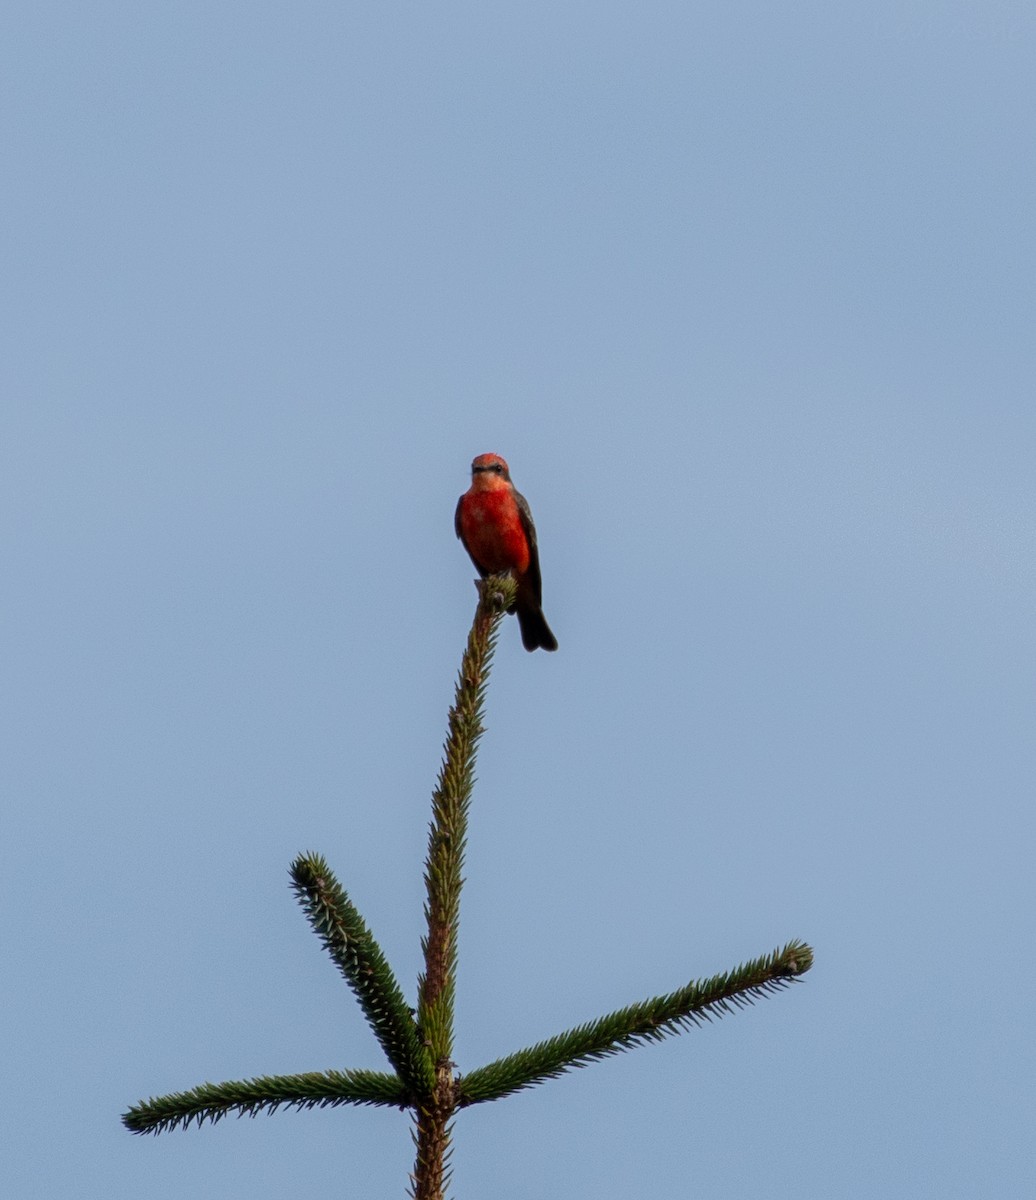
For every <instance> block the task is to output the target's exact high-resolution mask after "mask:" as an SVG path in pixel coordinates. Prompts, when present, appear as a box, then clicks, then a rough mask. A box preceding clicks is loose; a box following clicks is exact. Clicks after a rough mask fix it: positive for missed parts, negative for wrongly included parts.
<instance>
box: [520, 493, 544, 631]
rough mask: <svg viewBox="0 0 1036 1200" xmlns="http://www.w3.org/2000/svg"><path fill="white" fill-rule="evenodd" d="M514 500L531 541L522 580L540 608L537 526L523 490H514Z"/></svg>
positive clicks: (541, 595) (525, 588) (523, 586)
mask: <svg viewBox="0 0 1036 1200" xmlns="http://www.w3.org/2000/svg"><path fill="white" fill-rule="evenodd" d="M512 490H513V489H512ZM514 502H515V504H517V505H518V518H519V520H520V521H521V523H522V529H523V530H524V531H525V538H526V541H527V542H528V543H529V569H528V571H526V572H525V577H524V579H523V580H522V590H523V591H525V592H526V593H527V594H528V595H530V596H532V597H534V598H535V600H536V607H537V608H539V606H540V605H541V604H542V603H543V584H542V582H541V581H540V552H539V547H538V546H537V545H536V526H535V525H534V524H533V523H532V513H531V512H530V511H529V502H528V500H526V499H525V497H524V496H523V495H522V494H521V492H514Z"/></svg>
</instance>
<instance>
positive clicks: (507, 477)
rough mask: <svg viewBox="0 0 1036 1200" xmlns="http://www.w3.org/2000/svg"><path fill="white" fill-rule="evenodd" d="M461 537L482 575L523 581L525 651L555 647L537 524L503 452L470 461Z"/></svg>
mask: <svg viewBox="0 0 1036 1200" xmlns="http://www.w3.org/2000/svg"><path fill="white" fill-rule="evenodd" d="M454 527H455V528H456V530H457V537H459V538H460V540H461V541H462V542H463V543H464V549H465V550H467V552H468V554H470V555H471V561H472V562H473V563H474V564H475V566H476V567H477V568H478V573H479V574H480V575H481V576H482V578H483V579H485V577H486V576H487V575H497V574H501V573H503V572H505V571H509V572H510V573H511V574H512V575H513V576H514V579H515V582H516V583H517V584H518V594H517V596H516V597H515V602H514V604H513V605H512V606H511V607H510V608H509V609H508V610H507V611H508V612H513V613H516V614H517V615H518V628H519V629H520V630H521V632H522V645H523V646H524V647H525V649H526V650H536V649H538V648H540V647H542V648H543V649H544V650H556V649H557V648H558V641H557V638H556V637H555V636H554V635H553V634H552V633H551V631H550V627H549V626H548V624H547V621H546V618H545V617H544V615H543V608H542V603H543V601H542V586H541V583H540V558H539V554H538V553H537V549H536V526H535V525H533V523H532V513H531V512H530V511H529V505H528V503H527V501H526V499H525V497H524V496H522V495H521V494H520V493H519V492H516V491H515V489H514V484H513V483H512V482H511V472H510V471H509V470H508V467H507V463H506V462H504V460H503V459H502V458H501V457H500V455H499V454H480V455H479V456H478V458H476V459H475V461H474V462H473V463H472V464H471V487H470V488H468V490H467V491H466V492H465V493H464V495H463V496H461V498H460V499H459V500H458V501H457V514H456V516H455V518H454Z"/></svg>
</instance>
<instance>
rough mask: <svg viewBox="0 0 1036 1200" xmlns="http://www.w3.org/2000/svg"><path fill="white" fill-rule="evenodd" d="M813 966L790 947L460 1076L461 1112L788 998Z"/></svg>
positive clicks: (798, 945) (802, 948)
mask: <svg viewBox="0 0 1036 1200" xmlns="http://www.w3.org/2000/svg"><path fill="white" fill-rule="evenodd" d="M812 965H813V951H812V950H811V949H810V947H809V946H807V945H806V944H805V943H804V942H789V944H788V945H787V946H785V947H784V949H783V950H775V951H774V952H773V953H772V954H767V955H764V956H763V957H762V958H757V959H754V960H753V961H751V962H748V963H745V964H744V965H743V966H740V967H736V968H735V969H734V970H733V971H728V972H726V973H725V974H722V975H715V976H713V977H712V978H711V979H707V980H704V981H702V982H698V983H693V982H692V983H689V984H687V986H686V987H683V988H680V989H679V990H678V991H675V992H670V993H669V994H668V995H663V996H656V997H654V998H653V999H651V1000H644V1001H641V1002H640V1003H639V1004H631V1005H630V1006H629V1007H628V1008H623V1009H619V1010H618V1011H617V1012H613V1013H609V1014H608V1015H607V1016H605V1017H599V1018H598V1019H597V1020H596V1021H590V1022H588V1023H587V1024H585V1025H580V1026H578V1027H577V1028H575V1029H570V1030H568V1031H567V1032H566V1033H562V1034H559V1035H558V1036H557V1037H553V1038H550V1039H548V1040H547V1041H544V1042H539V1043H538V1044H537V1045H535V1046H531V1047H529V1048H528V1049H526V1050H519V1051H517V1052H516V1053H515V1054H510V1055H508V1056H507V1057H505V1058H501V1059H497V1061H496V1062H492V1063H489V1064H488V1065H487V1066H484V1067H479V1068H477V1069H476V1070H474V1071H471V1072H470V1073H469V1074H467V1075H464V1076H462V1077H461V1078H460V1080H459V1082H458V1093H459V1094H458V1107H460V1108H465V1107H467V1106H468V1105H471V1104H481V1103H484V1102H485V1101H487V1100H498V1099H500V1097H502V1096H509V1095H511V1094H512V1093H514V1092H518V1091H521V1090H522V1089H523V1088H528V1087H532V1086H534V1085H535V1084H537V1083H542V1082H544V1081H545V1080H547V1079H555V1078H557V1077H558V1076H559V1075H562V1074H564V1073H565V1072H566V1071H570V1070H572V1069H573V1068H575V1067H585V1066H587V1065H588V1064H589V1063H592V1062H596V1061H597V1060H598V1059H602V1058H607V1057H608V1056H609V1055H612V1054H620V1053H622V1052H623V1051H625V1050H630V1049H632V1048H633V1047H634V1046H638V1045H642V1044H644V1043H646V1042H653V1041H661V1040H662V1039H663V1038H666V1037H669V1036H671V1035H673V1034H677V1033H681V1032H683V1031H684V1030H686V1029H689V1028H691V1027H693V1026H698V1025H703V1024H705V1023H706V1022H707V1021H712V1020H713V1019H714V1018H717V1017H722V1016H725V1015H726V1014H727V1013H731V1012H733V1011H735V1010H736V1009H741V1008H747V1007H748V1006H749V1005H750V1004H754V1003H755V1001H756V1000H758V999H760V998H761V997H763V996H768V995H772V994H774V993H775V992H779V991H783V990H784V989H785V988H786V987H789V986H790V985H791V984H792V983H793V982H795V980H796V979H797V978H798V977H799V976H800V975H802V974H804V973H805V972H806V971H808V970H809V968H810V967H811V966H812Z"/></svg>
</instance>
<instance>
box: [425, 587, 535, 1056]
mask: <svg viewBox="0 0 1036 1200" xmlns="http://www.w3.org/2000/svg"><path fill="white" fill-rule="evenodd" d="M477 586H478V590H479V602H478V608H477V609H476V611H475V620H474V622H473V623H472V626H471V632H470V634H469V635H468V644H467V647H466V649H465V651H464V657H463V659H462V660H461V665H460V674H459V676H458V678H457V688H456V693H455V696H454V702H453V707H452V708H451V709H450V714H449V723H448V733H447V736H446V744H445V746H444V747H443V761H442V766H441V767H440V769H439V779H438V782H437V785H436V788H435V791H434V792H433V793H432V824H431V828H430V830H429V836H428V857H427V860H426V863H425V888H426V891H427V900H426V902H425V919H426V921H427V923H428V933H427V935H426V936H425V937H424V938H423V939H422V943H421V948H422V950H423V952H424V960H425V970H424V973H423V974H422V976H421V978H420V980H419V984H418V1020H419V1022H420V1025H421V1032H422V1033H423V1035H424V1038H425V1041H426V1044H427V1045H428V1047H429V1049H430V1051H431V1055H432V1059H433V1060H434V1061H435V1062H436V1063H442V1062H447V1061H449V1059H450V1057H451V1055H452V1051H453V998H454V984H455V979H456V973H457V928H458V924H459V917H460V893H461V886H462V884H463V882H464V880H463V875H462V871H463V867H464V847H465V842H466V839H467V823H468V808H469V806H470V804H471V792H472V788H473V786H474V783H475V755H476V751H477V750H478V743H479V739H480V738H481V737H482V733H483V726H482V710H483V705H484V702H485V696H486V684H487V682H488V679H489V667H490V664H491V662H492V658H493V650H494V649H495V646H496V637H497V633H498V630H499V626H500V619H501V617H502V616H503V614H504V613H505V612H506V611H507V609H508V607H509V606H510V605H511V604H513V603H514V597H515V592H516V590H517V589H516V584H515V581H514V580H513V579H512V578H511V576H510V575H491V576H489V577H488V578H487V579H484V580H481V581H480V582H479V583H478V585H477Z"/></svg>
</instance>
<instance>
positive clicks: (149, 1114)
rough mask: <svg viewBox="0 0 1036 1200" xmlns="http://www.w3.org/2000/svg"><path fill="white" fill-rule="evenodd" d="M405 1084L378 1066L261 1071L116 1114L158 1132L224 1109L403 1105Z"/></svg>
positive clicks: (216, 1117) (135, 1129) (246, 1112)
mask: <svg viewBox="0 0 1036 1200" xmlns="http://www.w3.org/2000/svg"><path fill="white" fill-rule="evenodd" d="M408 1103H409V1097H408V1093H407V1089H406V1086H405V1085H404V1083H403V1082H402V1080H400V1079H399V1078H397V1077H396V1076H395V1075H387V1074H384V1073H382V1072H381V1071H311V1072H308V1073H306V1074H303V1075H261V1076H258V1077H257V1078H255V1079H243V1080H239V1081H236V1082H232V1083H203V1084H201V1085H200V1086H199V1087H196V1088H191V1090H190V1091H188V1092H173V1093H170V1094H169V1095H167V1096H158V1097H152V1098H151V1099H150V1100H141V1102H140V1103H139V1104H135V1105H133V1107H132V1108H131V1109H129V1110H128V1111H127V1112H125V1113H123V1115H122V1123H123V1125H125V1127H126V1128H127V1129H128V1130H129V1131H130V1132H131V1133H162V1132H163V1131H165V1130H167V1129H176V1128H178V1127H179V1128H183V1129H188V1128H190V1125H191V1122H192V1121H193V1122H194V1123H195V1124H197V1125H199V1126H201V1125H204V1124H205V1122H206V1121H211V1122H212V1124H213V1125H215V1124H216V1122H217V1121H221V1120H222V1119H223V1118H224V1117H226V1116H228V1115H229V1114H230V1113H236V1114H237V1115H238V1116H239V1117H245V1116H247V1117H254V1116H256V1115H257V1114H258V1113H260V1112H276V1111H277V1109H278V1108H281V1107H282V1106H283V1107H288V1108H299V1109H302V1108H335V1107H337V1106H339V1105H342V1104H376V1105H383V1106H387V1107H391V1108H406V1107H407V1105H408Z"/></svg>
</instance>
